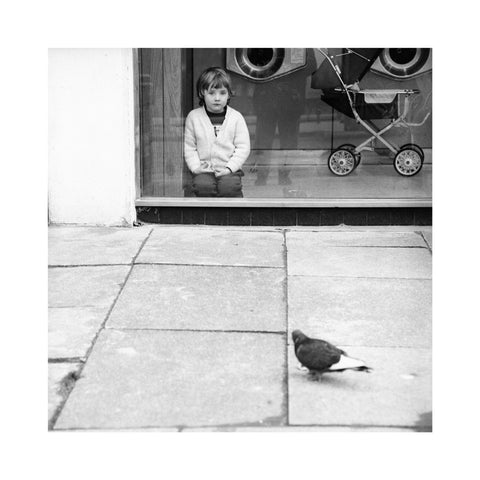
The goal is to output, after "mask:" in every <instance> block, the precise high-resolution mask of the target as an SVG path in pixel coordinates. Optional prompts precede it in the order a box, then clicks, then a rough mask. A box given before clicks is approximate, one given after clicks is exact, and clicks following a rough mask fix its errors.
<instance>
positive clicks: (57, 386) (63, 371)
mask: <svg viewBox="0 0 480 480" xmlns="http://www.w3.org/2000/svg"><path fill="white" fill-rule="evenodd" d="M80 365H81V364H80V363H49V364H48V421H49V422H50V420H51V419H52V417H53V415H54V414H55V411H56V410H57V408H58V407H59V406H60V405H61V403H62V402H63V400H64V396H65V384H64V382H65V379H67V378H68V376H69V375H71V374H73V373H74V372H77V371H78V369H79V368H80Z"/></svg>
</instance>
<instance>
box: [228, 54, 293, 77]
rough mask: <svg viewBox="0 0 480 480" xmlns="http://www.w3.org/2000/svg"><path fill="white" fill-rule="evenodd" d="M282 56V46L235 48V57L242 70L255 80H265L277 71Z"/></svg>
mask: <svg viewBox="0 0 480 480" xmlns="http://www.w3.org/2000/svg"><path fill="white" fill-rule="evenodd" d="M284 58H285V49H284V48H236V49H235V59H236V61H237V64H238V66H239V67H240V69H241V70H242V72H243V73H245V74H246V75H247V76H248V77H250V78H253V79H256V80H267V79H269V78H270V77H271V76H272V75H274V74H275V73H277V72H278V70H279V69H280V67H281V66H282V64H283V60H284Z"/></svg>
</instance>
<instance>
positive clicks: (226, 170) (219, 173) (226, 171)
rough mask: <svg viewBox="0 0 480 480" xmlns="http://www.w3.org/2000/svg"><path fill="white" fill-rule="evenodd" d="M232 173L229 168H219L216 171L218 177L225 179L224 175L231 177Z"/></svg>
mask: <svg viewBox="0 0 480 480" xmlns="http://www.w3.org/2000/svg"><path fill="white" fill-rule="evenodd" d="M231 173H232V171H231V170H230V169H229V168H227V167H223V168H218V169H217V170H215V176H216V177H223V176H224V175H230V174H231Z"/></svg>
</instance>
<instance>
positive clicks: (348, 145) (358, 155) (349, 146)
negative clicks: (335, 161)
mask: <svg viewBox="0 0 480 480" xmlns="http://www.w3.org/2000/svg"><path fill="white" fill-rule="evenodd" d="M338 148H339V149H340V148H344V149H347V150H350V151H351V152H352V153H353V155H354V156H355V168H357V167H358V166H359V165H360V160H361V159H362V154H361V153H354V152H353V150H355V145H352V144H351V143H344V144H343V145H340V146H339V147H338Z"/></svg>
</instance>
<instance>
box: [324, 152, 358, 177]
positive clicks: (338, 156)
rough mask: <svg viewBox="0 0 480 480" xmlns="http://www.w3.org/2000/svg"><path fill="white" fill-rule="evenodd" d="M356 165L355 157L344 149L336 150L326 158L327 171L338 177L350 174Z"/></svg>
mask: <svg viewBox="0 0 480 480" xmlns="http://www.w3.org/2000/svg"><path fill="white" fill-rule="evenodd" d="M357 165H358V164H357V161H356V159H355V155H354V154H353V153H352V152H351V151H350V150H347V149H346V148H337V149H336V150H334V151H333V152H332V153H331V154H330V156H329V157H328V168H329V170H330V171H331V172H332V173H333V174H335V175H338V176H340V177H344V176H345V175H348V174H350V173H352V172H353V171H354V170H355V167H356V166H357Z"/></svg>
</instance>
